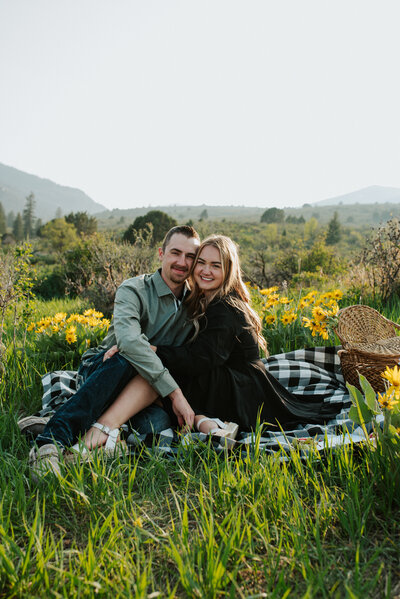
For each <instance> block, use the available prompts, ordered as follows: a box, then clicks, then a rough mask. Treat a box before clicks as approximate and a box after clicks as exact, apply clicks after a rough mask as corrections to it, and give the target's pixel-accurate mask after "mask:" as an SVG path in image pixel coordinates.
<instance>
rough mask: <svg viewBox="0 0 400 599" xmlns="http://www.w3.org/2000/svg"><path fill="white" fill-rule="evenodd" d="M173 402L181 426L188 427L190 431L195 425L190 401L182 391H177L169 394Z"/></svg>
mask: <svg viewBox="0 0 400 599" xmlns="http://www.w3.org/2000/svg"><path fill="white" fill-rule="evenodd" d="M169 396H170V398H171V402H172V409H173V411H174V414H175V416H176V417H177V419H178V424H179V426H183V425H186V426H187V427H188V428H189V429H191V428H192V427H193V424H194V412H193V410H192V408H191V407H190V405H189V403H188V400H187V399H186V397H185V396H184V395H183V393H182V391H181V390H180V389H175V391H172V393H170V394H169Z"/></svg>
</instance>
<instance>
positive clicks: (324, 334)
mask: <svg viewBox="0 0 400 599" xmlns="http://www.w3.org/2000/svg"><path fill="white" fill-rule="evenodd" d="M318 332H319V336H320V337H322V339H329V333H328V330H327V329H326V328H325V327H323V326H320V327H319V331H318Z"/></svg>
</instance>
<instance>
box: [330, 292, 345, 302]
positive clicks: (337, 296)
mask: <svg viewBox="0 0 400 599" xmlns="http://www.w3.org/2000/svg"><path fill="white" fill-rule="evenodd" d="M332 297H333V299H335V300H336V301H339V300H341V299H342V297H343V292H342V291H340V289H335V290H334V291H332Z"/></svg>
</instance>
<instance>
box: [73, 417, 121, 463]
mask: <svg viewBox="0 0 400 599" xmlns="http://www.w3.org/2000/svg"><path fill="white" fill-rule="evenodd" d="M92 427H93V428H97V429H99V431H101V432H102V433H104V434H105V435H107V437H108V438H107V441H106V442H105V445H97V446H96V447H93V448H92V449H89V448H88V447H86V445H84V444H83V443H82V441H78V443H75V445H73V446H72V447H71V451H72V454H71V458H73V457H75V456H76V455H79V456H80V457H82V458H84V459H88V458H89V457H90V456H91V455H93V452H94V451H95V450H96V449H97V450H98V451H104V452H105V453H106V454H107V455H109V456H114V455H123V454H125V453H126V452H127V447H126V444H125V443H124V442H122V441H121V442H120V441H119V435H120V429H119V428H113V429H111V428H110V427H109V426H107V425H106V424H101V423H100V422H95V423H94V424H92Z"/></svg>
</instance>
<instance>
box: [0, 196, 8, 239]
mask: <svg viewBox="0 0 400 599" xmlns="http://www.w3.org/2000/svg"><path fill="white" fill-rule="evenodd" d="M6 231H7V223H6V215H5V213H4V208H3V204H2V203H1V202H0V235H3V234H4V233H5V232H6Z"/></svg>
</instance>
